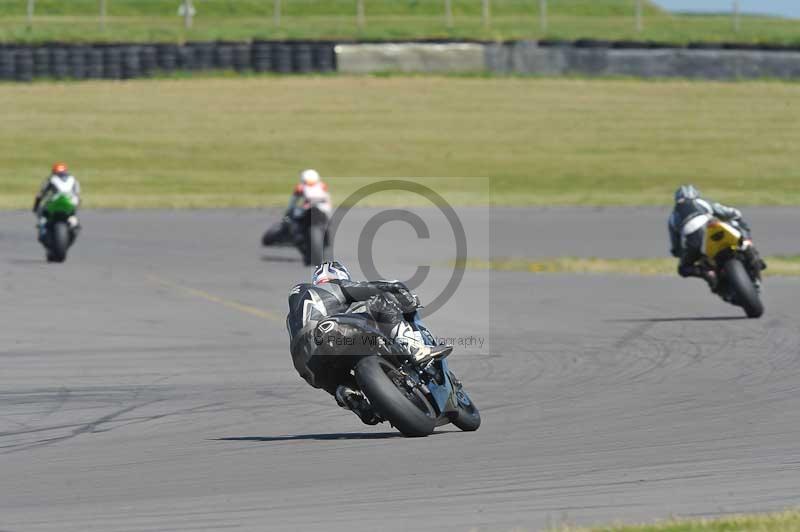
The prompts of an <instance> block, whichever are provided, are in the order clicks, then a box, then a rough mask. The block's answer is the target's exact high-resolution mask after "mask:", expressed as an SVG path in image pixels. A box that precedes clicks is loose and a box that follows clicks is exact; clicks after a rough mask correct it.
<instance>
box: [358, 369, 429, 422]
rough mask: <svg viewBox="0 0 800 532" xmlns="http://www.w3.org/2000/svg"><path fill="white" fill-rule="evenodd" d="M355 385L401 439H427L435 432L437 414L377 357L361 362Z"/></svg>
mask: <svg viewBox="0 0 800 532" xmlns="http://www.w3.org/2000/svg"><path fill="white" fill-rule="evenodd" d="M355 374H356V381H357V382H358V385H359V387H360V388H361V391H363V392H364V395H366V396H367V399H369V402H370V403H371V404H372V406H373V407H374V408H375V410H376V411H377V412H378V413H379V414H380V415H381V416H383V417H384V418H386V419H387V420H388V421H389V422H390V423H391V424H392V425H394V427H396V428H397V430H399V431H400V432H401V433H402V434H403V435H404V436H408V437H420V436H428V435H429V434H432V433H433V429H434V428H436V414H435V412H434V410H433V406H431V404H430V402H429V401H428V399H427V398H426V397H425V395H424V394H423V393H422V392H421V391H420V390H419V389H416V388H415V389H413V390H408V389H407V388H406V387H405V385H404V384H403V382H404V380H405V377H403V376H402V374H401V373H400V372H399V371H398V370H397V368H395V367H394V366H393V365H392V364H391V363H390V362H388V361H387V360H385V359H383V358H381V357H379V356H374V355H373V356H368V357H365V358H362V359H361V361H359V363H358V364H356V368H355Z"/></svg>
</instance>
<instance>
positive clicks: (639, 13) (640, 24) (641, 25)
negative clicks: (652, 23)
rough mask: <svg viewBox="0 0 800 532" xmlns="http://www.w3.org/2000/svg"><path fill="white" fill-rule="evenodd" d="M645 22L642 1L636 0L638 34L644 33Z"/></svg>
mask: <svg viewBox="0 0 800 532" xmlns="http://www.w3.org/2000/svg"><path fill="white" fill-rule="evenodd" d="M643 29H644V21H643V20H642V0H636V33H642V30H643Z"/></svg>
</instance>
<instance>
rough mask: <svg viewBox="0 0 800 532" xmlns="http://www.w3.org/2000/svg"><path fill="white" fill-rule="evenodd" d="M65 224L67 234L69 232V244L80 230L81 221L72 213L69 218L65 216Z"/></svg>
mask: <svg viewBox="0 0 800 532" xmlns="http://www.w3.org/2000/svg"><path fill="white" fill-rule="evenodd" d="M67 224H68V225H69V234H70V242H69V243H70V245H72V244H73V243H74V242H75V240H76V239H77V238H78V235H79V234H80V232H81V223H80V222H79V221H78V217H77V216H75V215H72V216H70V217H69V218H67Z"/></svg>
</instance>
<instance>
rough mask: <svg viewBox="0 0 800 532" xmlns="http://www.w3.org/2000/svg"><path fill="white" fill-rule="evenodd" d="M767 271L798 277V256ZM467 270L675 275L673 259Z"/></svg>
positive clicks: (485, 265)
mask: <svg viewBox="0 0 800 532" xmlns="http://www.w3.org/2000/svg"><path fill="white" fill-rule="evenodd" d="M765 260H766V261H767V264H768V265H769V268H768V269H767V270H766V271H765V272H764V275H765V276H780V277H797V276H800V256H776V257H767V258H766V259H765ZM466 267H467V268H471V269H480V270H495V271H512V272H530V273H581V274H624V275H674V274H675V271H676V260H675V259H670V258H654V259H598V258H578V257H557V258H544V259H513V258H498V259H492V260H490V261H486V260H475V259H471V260H468V261H467V264H466Z"/></svg>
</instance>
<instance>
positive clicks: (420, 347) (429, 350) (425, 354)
mask: <svg viewBox="0 0 800 532" xmlns="http://www.w3.org/2000/svg"><path fill="white" fill-rule="evenodd" d="M392 339H393V340H394V341H395V342H397V344H398V345H401V346H402V347H403V348H404V349H405V350H406V351H408V354H409V355H411V358H413V359H414V361H415V362H416V363H417V364H419V365H420V366H424V365H426V364H428V363H429V362H430V361H431V360H433V359H436V358H445V357H446V356H447V355H449V354H450V353H452V352H453V346H452V345H427V344H425V341H424V340H423V339H422V334H421V333H420V332H419V331H416V330H414V329H413V328H412V327H411V325H409V324H408V323H406V322H405V321H401V322H400V323H398V324H397V325H396V326H395V327H394V329H392Z"/></svg>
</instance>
